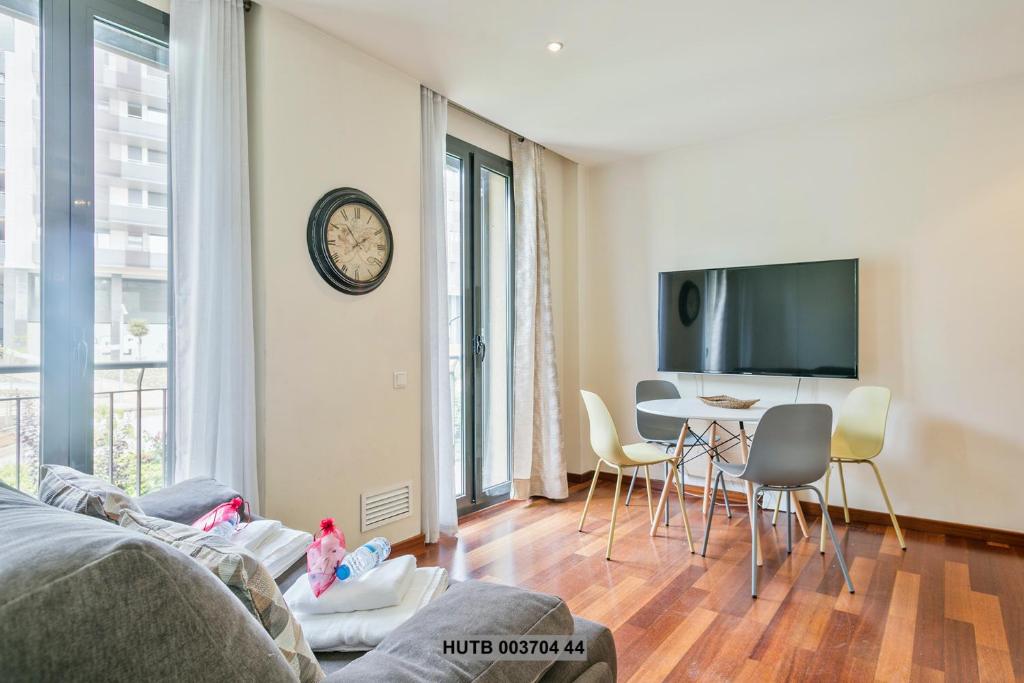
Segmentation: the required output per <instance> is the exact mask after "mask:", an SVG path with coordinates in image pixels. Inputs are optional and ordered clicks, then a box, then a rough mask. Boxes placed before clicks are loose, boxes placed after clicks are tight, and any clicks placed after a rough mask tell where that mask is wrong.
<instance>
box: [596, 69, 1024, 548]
mask: <svg viewBox="0 0 1024 683" xmlns="http://www.w3.org/2000/svg"><path fill="white" fill-rule="evenodd" d="M1022 121H1024V81H1021V80H1015V81H1006V82H1000V83H995V84H988V85H984V86H979V87H976V88H972V89H967V90H961V91H956V92H950V93H946V94H941V95H935V96H932V97H927V98H921V99H916V100H913V101H908V102H905V103H903V104H901V105H899V106H896V107H892V108H889V109H886V110H883V111H876V112H871V113H863V114H860V115H857V116H851V117H848V118H841V119H834V120H829V121H824V122H820V123H816V124H813V125H811V124H807V125H802V126H799V127H794V128H791V129H785V130H776V131H772V132H765V133H760V134H756V135H749V136H746V137H743V138H740V139H735V140H731V141H723V142H718V143H714V144H708V145H705V146H699V147H691V148H685V149H680V150H675V151H672V152H668V153H664V154H660V155H655V156H651V157H647V158H643V159H639V160H636V161H630V162H625V163H618V164H613V165H610V166H606V167H601V168H598V169H594V170H592V171H591V180H590V182H589V183H588V186H587V195H588V196H587V201H586V216H587V221H586V233H585V235H581V237H580V240H581V249H582V252H581V254H580V258H581V263H582V265H581V280H580V285H579V287H580V291H581V292H583V293H584V294H583V301H582V304H581V309H580V323H581V326H580V339H581V352H582V356H581V365H582V377H581V381H582V384H583V386H585V387H587V388H590V389H593V390H595V391H597V392H598V393H600V394H601V395H602V396H604V398H605V400H606V401H607V402H608V403H609V406H610V408H611V409H612V412H613V415H614V416H615V419H616V422H617V424H618V425H619V427H620V429H621V430H622V432H623V436H624V438H625V437H626V436H633V437H635V434H634V433H633V429H632V428H631V427H629V428H627V426H629V425H632V423H633V408H632V399H633V386H634V383H635V382H636V381H637V380H639V379H641V378H646V377H652V376H655V375H656V373H655V367H656V351H657V343H656V331H657V324H656V318H655V315H656V308H657V291H656V274H657V273H658V272H659V271H662V270H675V269H685V268H703V267H714V266H729V265H744V264H757V263H776V262H789V261H801V260H817V259H829V258H844V257H859V258H860V259H861V263H860V265H861V271H860V274H861V290H860V295H861V304H860V306H861V309H860V337H861V338H860V362H861V382H862V383H864V384H883V385H887V386H889V387H891V388H892V390H893V392H894V395H895V403H894V406H893V410H892V413H891V419H890V423H889V432H888V441H887V445H886V449H885V451H884V452H883V454H882V455H881V457H880V459H879V460H878V464H879V466H880V467H881V469H882V471H883V474H884V475H885V476H886V478H887V483H888V485H889V490H890V493H891V495H892V497H893V499H894V503H895V506H896V509H897V512H900V513H904V514H909V515H914V516H919V517H926V518H931V519H938V520H949V521H956V522H961V523H966V524H976V525H982V526H988V527H997V528H1005V529H1013V530H1017V531H1022V530H1024V496H1021V494H1020V482H1021V481H1022V480H1024V436H1022V432H1021V430H1020V427H1019V423H1020V420H1021V415H1022V414H1024V353H1022V349H1024V341H1022V339H1024V306H1022V305H1021V302H1020V297H1021V295H1022V294H1024V276H1022V275H1021V271H1020V268H1021V258H1022V256H1024V125H1022V124H1021V122H1022ZM667 377H668V378H670V379H675V380H677V381H678V383H679V385H680V387H681V388H682V390H683V392H684V394H685V395H693V394H694V393H695V391H696V385H695V380H694V378H693V377H692V376H682V375H680V376H676V375H668V376H667ZM855 385H856V384H855V383H854V382H851V381H826V380H810V381H807V380H805V381H804V383H803V390H802V393H801V396H800V398H801V399H802V400H805V401H815V400H817V401H827V402H828V403H831V404H832V405H833V407H836V408H837V407H838V406H839V404H840V402H841V400H842V398H843V397H844V396H845V394H846V393H847V392H848V391H849V390H850V389H852V388H853V387H854V386H855ZM795 387H796V380H789V379H769V378H764V379H759V378H750V379H740V378H717V379H716V378H712V377H708V378H707V379H706V381H705V384H704V391H706V392H707V393H719V392H727V393H730V394H733V395H738V396H746V397H762V398H765V399H775V400H792V399H793V397H794V390H795ZM582 457H583V460H584V461H589V460H591V459H592V456H591V455H590V454H589V449H586V450H585V451H584V453H583V455H582ZM591 467H592V465H588V467H587V469H590V468H591ZM698 469H700V468H694V471H695V472H696V471H697V470H698ZM849 469H850V470H851V471H850V472H849V475H848V477H847V485H848V489H849V493H850V504H851V506H853V507H858V508H866V509H871V510H882V509H884V508H883V504H882V500H881V497H880V495H879V494H878V492H877V488H876V486H875V484H874V481H873V478H872V477H871V473H870V471H869V470H868V469H867V468H859V467H851V468H849ZM837 499H838V497H837V496H834V497H833V503H835V502H836V501H837Z"/></svg>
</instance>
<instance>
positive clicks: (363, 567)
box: [334, 536, 391, 581]
mask: <svg viewBox="0 0 1024 683" xmlns="http://www.w3.org/2000/svg"><path fill="white" fill-rule="evenodd" d="M390 554H391V543H390V542H389V541H388V539H386V538H384V537H383V536H378V537H377V538H375V539H373V540H372V541H370V542H369V543H364V544H363V545H361V546H359V547H358V548H356V549H355V550H353V551H352V552H350V553H349V554H348V555H346V556H345V559H344V560H342V561H341V564H340V565H339V566H338V568H337V569H336V570H335V572H334V574H335V576H337V577H338V580H339V581H344V580H346V579H353V578H355V577H357V576H361V575H362V574H365V573H366V572H368V571H370V570H371V569H373V568H374V567H376V566H377V565H379V564H380V563H381V562H383V561H384V560H386V559H388V555H390Z"/></svg>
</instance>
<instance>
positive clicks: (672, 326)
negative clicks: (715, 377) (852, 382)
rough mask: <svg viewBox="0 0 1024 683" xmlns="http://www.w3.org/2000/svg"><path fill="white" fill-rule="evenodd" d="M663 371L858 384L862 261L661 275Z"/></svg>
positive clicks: (660, 350)
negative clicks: (848, 380)
mask: <svg viewBox="0 0 1024 683" xmlns="http://www.w3.org/2000/svg"><path fill="white" fill-rule="evenodd" d="M658 290H659V296H658V299H659V304H658V370H660V371H662V372H695V373H717V374H737V375H791V376H796V377H842V378H856V377H857V259H848V260H842V261H817V262H811V263H790V264H784V265H770V266H748V267H742V268H712V269H708V270H683V271H676V272H669V273H661V274H660V275H659V286H658Z"/></svg>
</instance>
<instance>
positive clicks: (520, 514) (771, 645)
mask: <svg viewBox="0 0 1024 683" xmlns="http://www.w3.org/2000/svg"><path fill="white" fill-rule="evenodd" d="M586 491H587V487H586V485H579V486H575V487H574V488H573V490H572V491H571V494H570V497H569V499H568V500H567V501H564V502H552V501H546V500H542V499H535V500H532V501H529V502H526V503H518V502H517V503H509V504H508V505H507V506H503V507H502V508H500V509H498V510H496V511H493V512H485V513H482V514H480V515H478V516H477V517H474V518H473V519H471V520H469V521H467V522H466V523H464V524H462V525H461V528H460V533H459V536H458V538H450V537H445V538H442V540H441V542H440V543H438V544H435V545H431V546H428V547H426V548H424V549H420V550H417V552H416V553H415V555H416V557H417V561H418V562H419V564H420V565H421V566H432V565H439V566H444V567H447V568H448V569H449V572H450V574H451V576H452V578H453V579H455V580H463V579H479V580H485V581H495V582H500V583H507V584H512V585H518V586H523V587H525V588H529V589H532V590H539V591H543V592H548V593H553V594H556V595H559V596H561V597H562V598H563V599H564V600H566V602H567V604H568V605H569V607H570V609H571V610H572V611H573V612H574V613H575V614H577V615H579V616H583V617H588V618H593V619H595V620H598V621H601V622H602V623H605V624H606V625H608V626H609V627H610V628H611V630H612V633H613V635H614V637H615V640H616V648H617V650H618V674H619V680H621V681H630V680H635V681H661V680H702V681H703V680H712V681H733V680H738V681H758V682H759V683H760V682H762V681H791V680H792V681H802V680H809V681H866V680H873V679H878V680H901V681H905V680H910V681H925V682H927V683H932V682H934V681H941V680H948V681H957V682H959V681H972V680H984V681H989V680H991V681H1012V680H1018V681H1022V682H1024V636H1022V634H1024V548H1018V547H1006V546H1002V545H998V544H995V545H994V544H989V543H984V542H981V541H975V540H968V539H963V538H954V537H947V536H943V535H940V534H932V533H925V532H920V531H914V530H909V531H908V532H907V534H906V539H907V544H908V546H909V549H908V550H907V551H906V552H903V551H902V550H898V545H896V544H895V536H894V534H893V532H892V529H891V527H888V526H885V525H880V524H863V523H853V524H850V525H846V524H842V523H841V522H839V523H837V525H836V530H837V532H838V534H839V535H840V545H841V547H842V549H843V552H844V555H845V556H846V558H847V561H848V563H849V566H850V570H851V577H852V579H853V581H854V585H855V587H856V593H854V594H853V595H850V594H849V593H847V592H846V590H845V587H844V585H843V579H842V575H841V573H840V572H839V570H838V566H837V563H836V561H835V554H834V551H833V550H832V549H831V547H828V548H827V550H828V552H827V553H826V554H825V555H824V556H822V555H820V554H819V553H818V544H817V537H818V532H819V530H820V527H819V526H818V524H819V523H820V522H818V521H815V522H814V523H813V524H812V526H811V537H810V539H808V540H806V541H805V540H803V539H801V538H800V536H799V534H796V538H795V539H794V540H795V541H796V542H795V543H794V547H793V553H792V554H791V555H790V554H787V553H786V544H785V532H784V530H780V529H779V528H772V527H771V526H770V524H769V515H761V517H762V520H761V523H760V530H761V540H762V550H763V555H764V566H763V567H761V568H760V570H759V582H758V594H759V597H758V598H757V599H756V600H755V599H752V598H751V597H750V557H751V543H750V527H749V526H748V523H747V515H746V512H745V508H744V507H743V505H742V503H740V504H738V505H736V506H735V509H736V514H735V516H734V517H733V518H732V519H727V518H726V517H725V515H724V514H722V513H723V512H724V510H723V509H722V508H721V507H719V508H717V510H716V514H715V522H714V529H713V530H712V533H711V542H710V544H709V548H708V554H707V557H701V556H700V555H694V554H691V553H690V552H689V549H688V548H687V546H686V543H685V541H684V540H683V533H682V527H681V525H680V517H679V513H678V511H677V510H676V506H675V505H673V510H676V512H675V514H674V515H673V517H672V526H670V527H668V529H666V528H665V527H664V526H661V527H659V533H658V536H657V537H655V538H651V537H650V535H649V533H648V532H649V526H648V513H647V506H646V503H645V502H644V501H643V499H642V497H641V499H640V503H643V504H637V505H631V506H629V507H628V508H627V507H622V508H621V509H620V510H619V526H618V529H617V531H616V539H615V547H614V549H613V554H612V560H611V561H607V560H605V558H604V549H605V543H606V541H607V530H608V522H609V519H610V517H611V502H612V495H611V494H612V487H611V486H610V485H609V484H608V483H606V482H601V483H600V484H599V485H598V488H597V490H596V491H595V495H594V501H593V504H592V506H591V511H590V514H589V515H588V517H587V523H586V525H585V527H584V528H585V532H584V533H580V532H578V531H577V530H576V527H577V525H578V523H579V514H580V512H581V510H582V507H583V499H584V498H585V496H586ZM686 503H687V507H688V510H689V513H690V520H691V522H692V524H693V535H694V539H695V541H696V542H697V544H698V549H699V544H700V542H701V541H702V540H703V539H702V536H703V531H704V528H703V523H704V522H703V517H702V515H701V514H700V498H699V497H687V499H686Z"/></svg>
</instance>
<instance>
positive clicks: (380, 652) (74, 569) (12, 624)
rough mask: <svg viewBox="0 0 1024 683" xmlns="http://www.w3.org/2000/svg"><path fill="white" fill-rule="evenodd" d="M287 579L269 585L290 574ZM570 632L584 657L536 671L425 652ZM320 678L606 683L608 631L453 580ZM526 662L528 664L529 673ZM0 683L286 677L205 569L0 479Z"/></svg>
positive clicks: (160, 505)
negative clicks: (582, 644)
mask: <svg viewBox="0 0 1024 683" xmlns="http://www.w3.org/2000/svg"><path fill="white" fill-rule="evenodd" d="M233 495H234V492H233V491H231V490H230V489H226V488H225V487H222V486H220V485H219V484H217V483H216V482H214V481H212V480H193V481H189V482H183V483H181V484H178V485H176V486H174V487H170V488H168V489H165V490H163V491H160V492H158V493H154V494H151V495H150V496H144V497H142V498H141V499H140V504H141V505H142V507H143V509H144V510H146V512H147V513H148V514H152V515H155V516H158V517H164V518H167V519H174V520H175V521H182V522H188V521H191V520H192V519H195V518H196V517H198V516H199V515H200V514H202V512H204V511H206V510H209V509H210V508H212V507H213V506H214V505H216V504H217V503H219V502H223V501H224V500H227V499H230V498H231V497H232V496H233ZM298 571H301V569H300V568H298V567H297V568H295V571H294V572H292V573H291V575H290V576H289V575H286V576H285V577H283V578H282V581H288V580H293V579H294V577H295V572H298ZM566 629H568V632H571V633H572V634H573V635H574V636H575V637H582V638H584V639H585V640H586V642H587V647H588V650H587V655H588V657H587V660H586V661H559V662H556V663H555V664H554V665H553V666H551V667H550V668H547V669H546V670H545V668H544V666H545V665H539V666H541V668H540V669H537V668H536V666H538V665H536V664H532V665H531V664H525V665H524V664H523V663H520V662H514V663H513V662H501V663H497V664H495V663H483V664H481V663H479V662H472V661H462V660H460V659H458V658H454V657H451V656H448V657H439V656H438V655H437V642H438V640H439V639H440V637H441V636H442V635H443V636H444V637H456V636H458V635H460V634H462V635H476V634H484V633H486V634H490V635H495V634H501V633H508V634H509V635H512V634H516V635H518V634H527V633H533V634H537V635H540V634H549V633H551V634H555V633H566V632H567V631H566ZM321 665H322V666H323V668H324V670H325V672H327V674H328V678H327V680H328V681H331V682H334V683H336V682H338V681H349V680H351V681H378V680H379V681H420V680H436V681H442V680H453V681H471V680H475V681H516V680H525V681H532V680H541V681H544V683H563V682H566V681H584V682H587V683H596V682H600V681H614V680H615V670H616V660H615V644H614V641H613V639H612V635H611V633H610V632H609V631H608V629H607V628H605V627H604V626H601V625H599V624H595V623H593V622H589V621H586V620H584V619H580V618H578V617H575V618H574V617H572V616H571V615H570V614H569V612H568V609H567V608H566V607H565V604H564V603H562V602H561V600H559V599H558V598H555V597H554V596H547V595H543V594H539V593H530V592H527V591H522V590H519V589H515V588H509V587H503V586H495V585H491V584H483V583H479V582H473V581H469V582H465V583H462V584H456V585H455V586H454V587H453V588H452V589H450V590H449V591H448V592H447V593H445V594H444V595H443V596H441V597H440V598H439V599H438V600H436V601H435V602H434V603H432V604H431V605H429V606H428V607H427V608H425V609H424V610H423V611H421V612H420V613H419V614H417V615H416V616H415V617H413V618H412V619H411V620H409V621H408V622H406V624H404V625H403V626H402V627H400V628H399V629H397V630H396V631H394V632H393V633H392V634H391V635H390V636H389V637H388V638H387V639H385V640H384V642H383V643H381V645H380V646H378V648H377V649H376V650H374V651H373V652H371V653H368V654H365V655H363V656H355V655H327V656H324V657H322V659H321ZM531 666H533V667H534V668H532V669H531V668H530V667H531ZM0 680H3V681H58V680H59V681H94V680H95V681H162V680H169V681H171V680H173V681H178V680H181V681H189V682H190V683H192V682H198V681H214V680H217V681H289V680H294V678H293V674H292V673H291V670H290V669H289V668H288V665H287V664H286V663H285V661H284V659H283V657H282V656H281V655H280V653H279V652H278V650H277V648H276V646H275V645H274V642H273V641H272V640H271V638H270V636H268V635H267V633H266V631H264V630H263V628H262V627H261V626H260V625H259V623H258V622H257V621H256V620H255V619H254V618H253V617H251V616H250V614H249V613H248V612H247V611H246V609H245V608H244V607H243V605H242V604H241V602H240V601H238V600H237V599H236V598H235V597H234V596H233V595H232V594H231V593H230V592H229V590H228V589H227V588H226V587H225V586H224V585H223V584H222V583H221V582H220V581H219V580H218V579H217V578H216V577H214V576H213V575H212V574H211V573H210V572H209V571H207V570H206V569H204V568H203V567H201V566H199V565H198V564H196V563H195V562H193V561H192V560H191V559H190V558H188V557H187V556H185V555H184V554H182V553H179V552H177V551H176V550H174V549H172V548H170V547H168V546H165V545H163V544H161V543H159V542H157V541H154V540H152V539H150V538H147V537H145V536H143V535H141V534H137V533H135V532H133V531H130V530H128V529H122V528H121V527H118V526H117V525H115V524H111V523H109V522H106V521H104V520H101V519H97V518H94V517H88V516H85V515H82V514H76V513H73V512H67V511H64V510H59V509H57V508H53V507H50V506H48V505H45V504H43V503H41V502H39V501H37V500H36V499H34V498H32V497H30V496H27V495H25V494H23V493H20V492H18V491H14V490H13V489H10V488H8V487H6V486H3V485H2V484H0Z"/></svg>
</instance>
